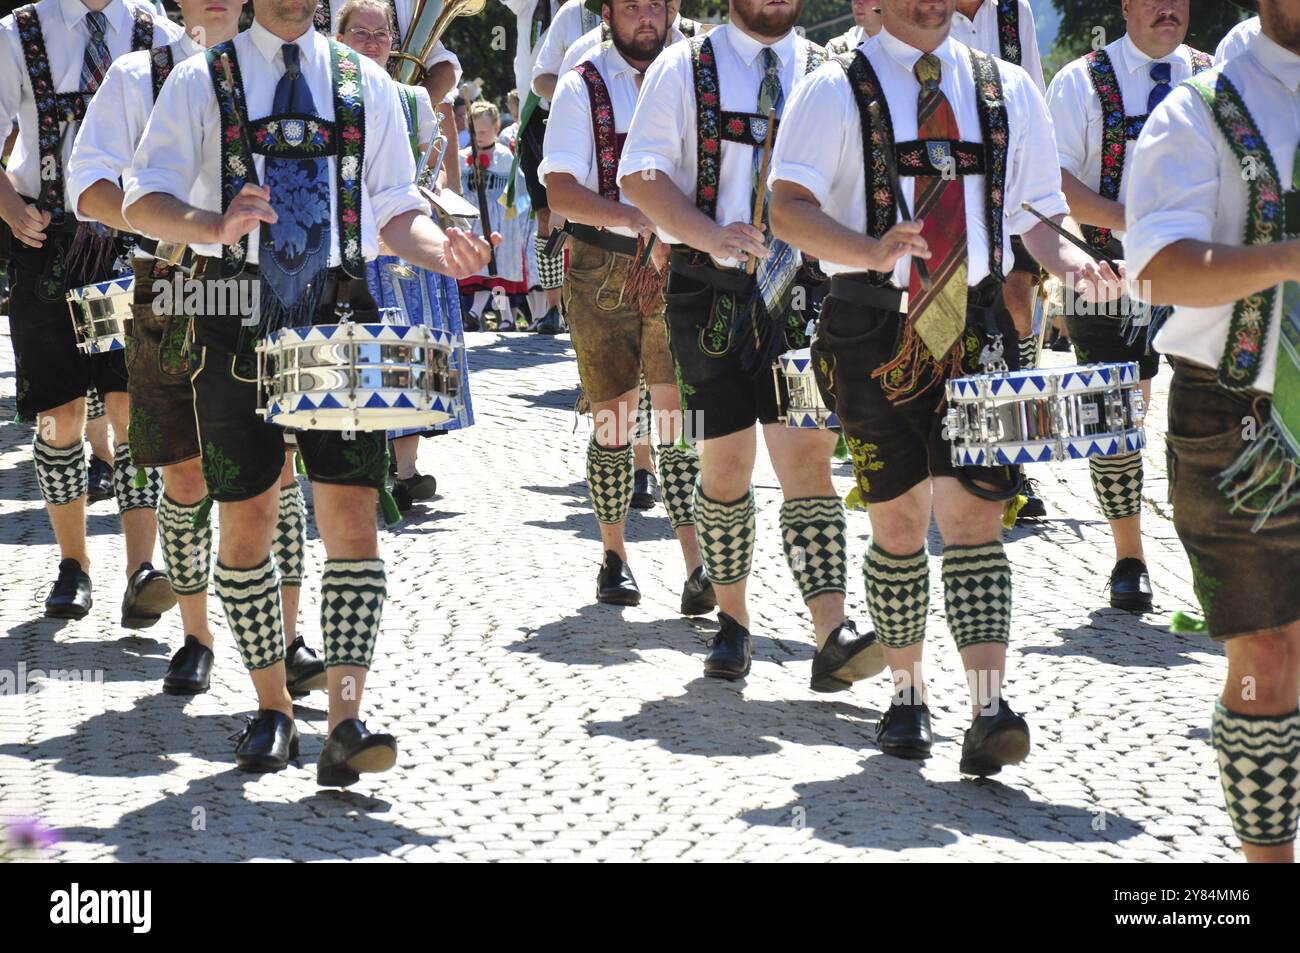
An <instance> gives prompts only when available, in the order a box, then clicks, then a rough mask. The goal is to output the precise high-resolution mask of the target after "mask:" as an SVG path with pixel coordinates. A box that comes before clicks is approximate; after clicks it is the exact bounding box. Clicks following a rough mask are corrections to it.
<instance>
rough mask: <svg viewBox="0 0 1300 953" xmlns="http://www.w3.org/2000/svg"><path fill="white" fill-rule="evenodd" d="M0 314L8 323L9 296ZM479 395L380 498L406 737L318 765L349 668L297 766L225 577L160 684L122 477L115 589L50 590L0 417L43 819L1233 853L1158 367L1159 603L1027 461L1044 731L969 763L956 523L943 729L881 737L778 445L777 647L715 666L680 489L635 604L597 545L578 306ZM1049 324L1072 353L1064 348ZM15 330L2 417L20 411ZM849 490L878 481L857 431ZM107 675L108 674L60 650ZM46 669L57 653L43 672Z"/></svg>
mask: <svg viewBox="0 0 1300 953" xmlns="http://www.w3.org/2000/svg"><path fill="white" fill-rule="evenodd" d="M0 330H2V331H3V332H4V333H5V334H6V335H7V325H4V324H0ZM470 343H471V349H470V363H471V367H472V370H473V378H472V380H473V395H474V407H475V412H476V414H477V417H478V424H477V425H476V426H474V427H473V428H471V429H469V430H467V431H465V432H460V433H454V434H451V435H448V436H443V437H438V438H436V439H432V440H425V441H423V442H422V446H421V451H420V454H421V456H420V468H421V470H423V471H424V472H432V473H433V474H434V475H436V476H437V478H438V484H439V496H438V498H437V499H436V500H434V501H432V502H431V503H429V504H425V505H423V506H420V505H417V507H416V509H415V510H414V511H413V512H412V513H411V514H410V518H408V519H407V520H406V521H405V522H404V523H402V524H401V525H399V526H398V527H396V529H394V530H393V531H385V530H382V529H381V548H382V551H383V554H384V556H385V558H386V560H387V571H388V578H389V597H388V602H387V605H386V607H385V610H384V626H383V635H382V638H381V640H380V643H379V648H378V651H377V654H376V661H375V666H374V669H373V672H372V674H371V677H370V681H369V684H368V685H367V691H366V704H365V712H366V718H367V721H368V723H369V725H370V727H371V728H372V730H387V731H392V732H393V733H395V734H396V735H397V737H398V741H399V746H400V754H399V761H398V765H397V767H396V768H395V769H394V770H393V771H391V772H389V773H387V774H382V775H367V776H365V777H364V778H363V779H362V782H361V783H360V784H358V785H357V786H356V787H354V788H352V789H349V790H347V791H337V790H327V789H321V788H318V787H317V786H316V783H315V762H316V758H317V755H318V753H319V751H320V747H321V745H322V743H323V742H324V735H325V720H326V712H325V697H324V695H323V694H322V693H319V692H318V693H314V694H312V695H310V696H308V697H307V698H306V699H303V700H302V701H303V704H301V706H300V707H299V708H298V710H297V713H298V719H299V720H298V724H299V728H300V730H301V731H302V757H301V764H300V765H296V766H291V767H290V768H289V769H288V770H286V771H283V772H281V773H279V774H275V775H267V776H260V777H259V776H252V775H247V774H243V773H241V772H239V771H237V770H235V767H234V761H233V742H232V741H230V740H229V736H230V735H231V734H232V733H233V732H235V731H237V730H238V729H239V728H241V727H242V724H243V721H242V717H241V716H243V715H245V714H250V713H251V712H252V709H253V708H254V707H255V705H254V696H253V695H252V692H251V686H250V685H249V682H248V678H247V676H246V674H245V672H244V670H243V668H242V666H241V665H240V661H239V656H238V653H237V651H236V649H235V646H234V644H233V640H232V639H231V638H230V636H229V632H228V630H227V628H226V623H225V620H224V618H223V617H222V613H221V608H220V605H219V604H218V603H217V601H216V599H215V597H213V598H212V599H211V602H210V612H211V615H212V619H213V626H214V628H215V631H216V632H217V646H218V648H217V663H216V669H215V671H214V675H213V686H212V690H211V691H210V692H209V693H208V694H205V695H200V696H198V697H195V698H193V699H189V700H186V699H181V698H175V697H169V696H166V695H163V694H162V693H161V690H160V685H161V680H162V676H163V673H164V671H165V669H166V666H167V660H168V658H169V657H170V655H171V653H172V652H173V651H174V650H175V649H176V648H177V647H178V646H179V645H180V642H181V639H182V633H181V631H180V620H179V615H178V614H176V613H175V612H172V613H170V614H168V615H167V616H164V618H163V620H162V621H161V622H160V623H159V624H158V625H156V626H154V627H153V628H151V629H147V630H144V631H142V632H136V633H132V632H129V631H127V630H125V629H122V628H120V627H119V625H118V619H119V613H118V604H119V602H120V599H121V595H122V589H123V584H124V581H125V571H126V566H125V565H124V554H123V551H122V546H121V538H120V535H119V522H118V517H117V514H116V506H115V504H114V503H112V502H111V501H110V502H104V503H98V504H95V505H94V506H92V507H91V508H90V510H89V518H88V524H89V525H88V531H89V534H90V540H91V542H90V552H91V557H92V560H93V567H92V576H93V578H94V583H95V606H94V608H93V609H92V611H91V613H90V615H89V616H88V617H87V618H85V619H83V620H81V621H77V622H72V623H61V622H58V621H55V620H46V619H43V618H41V604H42V600H43V599H44V597H45V594H46V591H47V588H48V586H49V584H50V582H51V581H52V579H53V578H54V574H55V570H56V566H57V562H58V555H57V550H56V549H55V547H54V545H53V535H52V533H51V531H50V528H49V524H48V522H47V520H46V516H45V513H44V510H43V508H42V506H41V503H40V498H39V493H38V491H37V487H36V480H35V474H34V471H33V468H32V462H31V449H30V444H31V429H30V427H28V426H26V425H17V424H12V423H7V422H6V423H4V424H2V425H0V672H3V673H7V674H8V682H7V684H9V685H11V686H12V687H10V688H9V689H8V691H7V693H6V694H3V695H0V820H10V821H12V820H14V819H17V818H30V817H38V818H40V819H41V820H42V821H44V822H45V823H46V824H48V825H50V826H53V827H55V828H57V829H58V830H59V832H60V833H59V838H60V839H59V842H58V843H57V844H56V845H55V846H54V847H53V848H52V849H51V850H50V851H49V852H48V856H51V857H53V858H56V859H66V860H120V861H151V860H169V861H175V860H185V861H195V860H197V861H203V860H211V861H229V860H298V861H307V860H313V861H314V860H338V859H360V860H389V859H391V860H412V861H414V860H422V861H427V860H452V859H464V860H550V859H554V860H606V859H608V860H631V859H637V860H788V861H820V860H841V861H842V860H928V861H934V860H1047V861H1106V860H1118V861H1137V860H1152V861H1158V860H1178V861H1201V860H1233V859H1235V858H1236V857H1237V847H1236V840H1235V838H1234V837H1233V835H1232V831H1231V827H1230V825H1229V823H1228V819H1227V815H1226V813H1225V812H1224V809H1223V806H1222V793H1221V791H1220V788H1219V780H1218V773H1217V770H1216V768H1215V765H1214V755H1213V752H1212V750H1211V748H1210V744H1209V737H1208V735H1209V720H1210V713H1211V708H1212V705H1213V700H1214V698H1215V696H1216V695H1217V694H1218V692H1219V691H1220V687H1221V683H1222V679H1223V673H1224V661H1223V656H1222V652H1221V651H1220V650H1219V649H1218V648H1217V647H1216V646H1214V645H1213V644H1212V643H1210V642H1209V640H1208V639H1206V638H1205V637H1203V636H1188V635H1173V634H1170V633H1169V631H1168V625H1169V619H1170V616H1171V615H1172V613H1173V612H1175V611H1176V610H1183V611H1188V612H1197V611H1198V609H1197V606H1196V602H1195V599H1194V598H1193V596H1192V587H1191V573H1190V569H1189V567H1188V564H1187V559H1186V557H1185V556H1184V554H1183V551H1182V549H1181V547H1180V546H1179V544H1178V540H1177V537H1176V535H1175V533H1174V529H1173V526H1172V524H1171V522H1170V513H1169V507H1168V505H1167V504H1166V502H1165V499H1166V486H1165V459H1164V439H1163V432H1164V415H1165V407H1164V399H1163V395H1164V393H1165V390H1166V389H1167V386H1168V380H1169V375H1170V372H1169V370H1168V368H1167V367H1165V368H1163V369H1162V373H1161V377H1160V378H1159V379H1158V381H1157V387H1156V389H1157V394H1156V399H1155V401H1154V407H1153V408H1152V409H1151V414H1150V416H1149V417H1148V431H1147V433H1148V449H1147V452H1146V464H1147V480H1146V489H1145V496H1146V502H1145V505H1144V510H1143V520H1144V524H1145V536H1146V546H1147V559H1148V563H1149V565H1150V567H1151V574H1152V579H1153V583H1154V585H1155V587H1156V612H1155V613H1153V614H1151V615H1148V616H1145V617H1136V616H1131V615H1129V614H1127V613H1124V612H1121V611H1118V610H1112V609H1110V608H1108V607H1103V606H1104V605H1105V596H1104V587H1105V583H1106V579H1107V576H1108V574H1109V571H1110V567H1111V565H1112V563H1113V561H1114V560H1113V552H1112V549H1111V543H1110V540H1109V536H1108V533H1107V527H1106V524H1105V522H1104V521H1103V519H1102V517H1101V514H1100V511H1099V509H1098V506H1097V504H1096V502H1095V500H1094V498H1093V495H1092V492H1091V488H1090V484H1089V480H1088V468H1087V466H1086V464H1082V463H1076V464H1062V465H1042V466H1037V467H1035V468H1033V471H1032V472H1031V475H1032V476H1035V477H1037V478H1038V480H1039V486H1040V489H1041V493H1042V496H1043V497H1044V498H1045V500H1046V503H1047V507H1048V510H1049V516H1048V519H1047V520H1045V521H1043V522H1041V523H1039V524H1037V525H1030V526H1019V527H1017V528H1015V529H1014V530H1012V531H1010V532H1009V533H1008V534H1007V540H1008V552H1009V555H1010V557H1011V560H1012V564H1013V566H1014V570H1015V593H1014V599H1015V611H1014V622H1013V629H1012V643H1011V652H1010V662H1009V664H1010V677H1009V682H1008V685H1007V689H1006V695H1007V698H1008V699H1009V700H1010V701H1011V702H1012V704H1013V705H1014V706H1015V708H1016V710H1017V711H1019V712H1020V713H1022V714H1023V715H1025V716H1026V718H1027V719H1028V720H1029V723H1030V725H1031V728H1032V732H1033V744H1034V747H1033V749H1032V751H1031V753H1030V757H1029V760H1028V761H1026V762H1025V763H1024V764H1023V765H1021V766H1019V767H1016V768H1009V769H1007V770H1005V771H1004V772H1003V773H1002V774H1001V775H999V776H998V777H997V778H996V779H991V780H987V781H982V782H975V781H971V780H964V779H962V778H961V777H960V776H959V774H958V771H957V762H958V756H959V753H960V749H961V740H962V732H963V730H964V729H965V727H966V724H967V722H968V720H969V713H968V699H967V693H966V686H965V681H964V676H963V674H962V672H961V669H960V665H959V664H958V663H959V659H958V656H957V652H956V648H955V646H954V645H953V642H952V639H951V638H950V636H949V635H948V631H947V628H946V626H945V624H944V618H943V591H942V586H941V582H940V576H939V563H938V558H939V553H940V545H939V542H938V537H937V534H932V537H931V542H930V550H931V557H932V558H931V614H930V628H929V636H928V643H929V650H928V656H929V658H928V673H929V682H930V691H931V699H930V704H931V708H932V710H933V713H934V729H935V736H936V738H935V748H934V754H933V757H932V758H931V759H930V760H929V761H927V762H925V763H923V764H918V763H914V762H907V761H901V760H897V759H893V758H890V757H886V756H884V755H882V754H881V753H880V752H879V750H878V749H877V748H876V745H875V725H876V721H877V719H878V717H879V715H880V713H881V710H882V706H885V705H887V704H888V699H889V695H890V689H889V683H888V678H887V676H885V675H880V676H878V677H877V678H875V679H872V680H871V681H869V682H866V683H859V684H858V685H857V686H855V688H854V689H853V690H852V691H850V692H845V693H841V694H837V695H818V694H815V693H813V692H812V691H810V690H809V688H808V673H809V664H810V661H811V659H812V655H813V648H814V645H813V639H812V630H811V623H810V622H809V620H808V616H807V613H806V611H805V609H804V607H803V605H802V603H801V602H800V600H799V598H798V594H797V591H796V589H795V586H794V582H793V581H792V579H791V577H790V574H789V571H788V570H787V568H786V565H785V560H784V558H783V556H782V554H781V546H780V540H779V537H778V532H777V513H778V507H779V504H780V498H781V497H780V490H779V487H778V485H777V482H776V479H775V477H774V475H773V473H772V470H771V467H770V466H769V465H768V463H767V461H766V459H765V458H764V456H763V453H762V450H761V448H760V463H759V469H758V471H757V473H756V475H755V491H756V495H757V500H758V523H759V540H758V550H757V553H756V555H755V560H754V572H753V576H752V578H751V580H750V592H751V605H752V608H751V612H752V619H753V624H752V629H753V632H754V635H755V638H754V653H755V658H754V665H753V671H752V672H751V674H750V676H749V678H748V679H747V680H746V681H744V682H739V683H734V684H732V683H726V682H716V681H713V680H706V679H704V678H703V677H702V670H701V661H702V659H703V656H704V654H705V651H706V649H707V645H708V643H709V640H710V639H711V637H712V635H713V633H714V632H715V631H716V629H717V623H716V621H715V620H714V619H712V618H701V619H686V618H682V617H681V616H680V615H678V613H677V606H678V599H679V593H680V590H681V585H682V582H683V578H684V573H683V568H682V564H681V559H680V555H679V549H678V546H677V543H676V540H675V539H674V537H673V536H672V533H671V530H670V528H669V525H668V520H667V517H666V515H665V513H664V509H663V506H662V504H660V505H657V506H656V508H655V509H653V510H651V511H649V512H647V513H636V512H634V513H633V514H632V517H631V521H630V528H629V535H630V539H631V542H630V556H631V565H632V567H633V569H634V571H635V573H636V576H637V579H638V581H639V582H640V585H641V588H642V590H643V592H644V598H643V600H642V602H641V605H640V606H638V607H637V608H634V609H622V610H621V609H617V608H614V607H609V606H599V605H596V604H595V603H594V587H595V577H596V571H597V568H598V564H599V560H600V555H601V554H600V546H599V543H598V539H599V536H598V533H597V528H596V524H595V521H594V518H593V517H592V515H591V511H590V508H589V506H588V503H587V501H586V491H585V480H584V458H585V448H586V442H587V435H588V424H587V421H586V419H583V420H582V421H579V422H578V424H577V428H576V431H575V417H574V414H573V412H572V407H573V403H574V399H575V397H576V395H577V381H578V374H577V367H576V364H575V362H574V359H573V351H572V349H571V347H570V345H569V339H568V337H567V336H562V337H559V338H555V339H546V338H542V337H539V336H535V335H522V334H511V335H499V334H493V333H479V334H472V335H470ZM1066 357H1067V356H1066V355H1061V354H1049V355H1048V358H1049V361H1050V362H1051V363H1069V361H1068V360H1066ZM14 390H15V383H14V373H13V359H12V351H11V348H10V344H9V341H8V340H7V338H6V339H4V340H0V419H3V420H5V421H9V420H11V419H12V418H13V413H14V400H13V398H14ZM834 469H835V480H836V485H837V488H838V489H839V490H840V491H841V493H844V492H847V490H848V489H849V488H850V487H851V485H852V477H851V469H850V466H849V464H848V463H847V462H839V461H836V463H835V468H834ZM868 532H869V525H868V520H867V516H866V514H865V513H862V512H854V513H851V514H850V516H849V535H850V542H851V548H852V550H853V557H852V560H851V572H850V576H849V582H850V586H849V606H850V615H851V616H852V617H854V618H856V619H857V620H858V622H859V624H860V625H862V626H865V625H868V624H869V619H868V616H867V612H866V607H865V604H864V600H863V581H862V575H861V572H860V570H859V565H860V561H861V554H862V552H863V551H864V550H865V548H866V544H867V537H868ZM310 534H311V542H310V547H309V556H308V581H307V583H306V585H305V587H304V589H303V604H302V613H301V631H302V632H303V633H304V634H305V635H306V637H307V641H308V643H309V644H310V645H312V646H313V647H316V648H318V649H319V647H320V644H321V637H320V631H319V621H318V619H319V608H318V603H317V599H316V596H317V583H318V581H319V572H320V567H321V565H322V563H323V560H324V551H323V549H322V547H321V544H320V541H319V539H318V538H317V537H316V532H315V527H314V524H313V526H312V527H311V530H310ZM70 669H71V670H78V671H81V672H88V673H93V675H91V676H90V680H89V681H79V680H70V679H67V678H55V677H52V675H51V670H70ZM38 670H39V671H38Z"/></svg>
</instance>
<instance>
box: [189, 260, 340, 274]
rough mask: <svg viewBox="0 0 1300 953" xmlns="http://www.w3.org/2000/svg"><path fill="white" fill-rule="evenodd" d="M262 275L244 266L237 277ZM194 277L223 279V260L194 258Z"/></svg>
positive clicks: (254, 266)
mask: <svg viewBox="0 0 1300 953" xmlns="http://www.w3.org/2000/svg"><path fill="white" fill-rule="evenodd" d="M331 270H332V269H331ZM259 274H261V271H260V269H258V267H257V266H256V265H254V264H251V263H250V264H246V265H244V270H243V271H242V272H241V273H240V274H238V275H235V277H236V278H247V277H249V276H250V275H259ZM194 277H195V278H220V277H221V259H220V258H209V257H208V256H207V255H195V256H194Z"/></svg>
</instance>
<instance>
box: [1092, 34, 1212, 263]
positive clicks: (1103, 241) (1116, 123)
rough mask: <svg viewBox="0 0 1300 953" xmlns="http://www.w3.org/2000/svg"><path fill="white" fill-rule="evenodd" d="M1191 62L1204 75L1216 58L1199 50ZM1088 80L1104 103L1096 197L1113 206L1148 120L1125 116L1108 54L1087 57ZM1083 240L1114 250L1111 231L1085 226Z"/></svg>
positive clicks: (1194, 71)
mask: <svg viewBox="0 0 1300 953" xmlns="http://www.w3.org/2000/svg"><path fill="white" fill-rule="evenodd" d="M1187 52H1188V54H1189V56H1190V57H1191V60H1192V75H1193V76H1195V75H1198V74H1200V73H1203V72H1205V71H1206V70H1207V69H1209V68H1210V67H1212V66H1213V65H1214V57H1212V56H1209V55H1207V54H1205V53H1202V52H1201V51H1200V50H1193V49H1190V48H1189V49H1188V51H1187ZM1084 62H1085V63H1086V65H1087V68H1088V79H1089V80H1091V81H1092V88H1093V90H1094V91H1095V92H1096V93H1097V98H1098V99H1099V100H1100V101H1101V181H1100V183H1098V186H1097V194H1098V195H1100V196H1101V197H1102V198H1104V199H1110V201H1112V202H1117V201H1119V195H1120V183H1121V182H1122V181H1123V179H1124V157H1125V154H1126V152H1127V149H1128V143H1129V142H1136V141H1137V138H1138V136H1140V135H1141V134H1142V127H1143V126H1145V125H1146V121H1147V116H1145V115H1142V116H1126V115H1124V97H1123V95H1122V94H1121V93H1120V89H1119V79H1118V78H1117V77H1116V75H1115V64H1114V63H1112V62H1111V59H1110V54H1108V53H1107V52H1106V51H1105V50H1094V51H1093V52H1091V53H1089V54H1088V55H1087V56H1085V57H1084ZM1082 227H1083V237H1084V238H1086V239H1088V243H1089V244H1090V245H1092V247H1093V248H1096V249H1097V250H1098V251H1107V249H1108V248H1110V246H1111V232H1110V229H1109V228H1098V227H1096V226H1095V225H1084V226H1082Z"/></svg>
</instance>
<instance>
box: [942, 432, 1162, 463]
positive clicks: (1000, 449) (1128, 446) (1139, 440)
mask: <svg viewBox="0 0 1300 953" xmlns="http://www.w3.org/2000/svg"><path fill="white" fill-rule="evenodd" d="M1146 444H1147V438H1146V430H1145V429H1144V428H1142V427H1137V428H1135V429H1132V430H1125V431H1123V432H1120V433H1107V434H1094V435H1093V436H1091V437H1070V438H1068V439H1051V440H1031V441H1027V442H1024V443H1006V444H999V445H997V446H994V447H990V448H985V447H982V446H978V447H958V446H954V447H953V448H952V463H953V466H957V467H998V466H1015V465H1019V464H1026V463H1051V462H1053V461H1055V460H1086V459H1090V458H1092V457H1112V456H1115V455H1117V454H1121V453H1132V452H1133V451H1135V450H1141V449H1143V448H1144V447H1145V446H1146Z"/></svg>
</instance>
